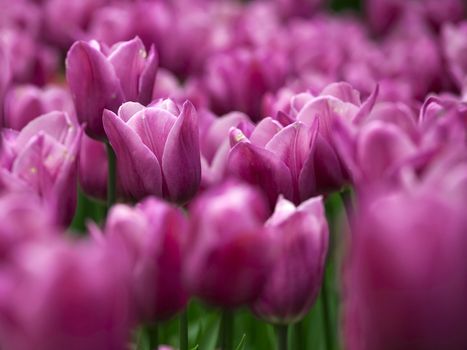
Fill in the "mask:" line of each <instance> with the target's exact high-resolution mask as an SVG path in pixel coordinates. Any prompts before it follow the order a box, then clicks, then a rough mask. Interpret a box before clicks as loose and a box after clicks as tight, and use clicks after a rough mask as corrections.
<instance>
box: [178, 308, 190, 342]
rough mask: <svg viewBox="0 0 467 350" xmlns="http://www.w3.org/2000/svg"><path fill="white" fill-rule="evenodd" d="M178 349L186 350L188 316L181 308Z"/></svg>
mask: <svg viewBox="0 0 467 350" xmlns="http://www.w3.org/2000/svg"><path fill="white" fill-rule="evenodd" d="M180 350H188V316H187V311H186V310H183V311H182V313H181V314H180Z"/></svg>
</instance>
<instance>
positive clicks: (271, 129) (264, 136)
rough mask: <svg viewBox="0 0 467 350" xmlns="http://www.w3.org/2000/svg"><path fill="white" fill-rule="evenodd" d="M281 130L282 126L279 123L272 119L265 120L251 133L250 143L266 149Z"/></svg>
mask: <svg viewBox="0 0 467 350" xmlns="http://www.w3.org/2000/svg"><path fill="white" fill-rule="evenodd" d="M281 129H282V125H281V124H280V123H279V122H278V121H276V120H274V119H272V118H271V117H267V118H264V119H262V120H261V121H260V122H259V123H258V125H256V127H255V129H254V130H253V132H252V133H251V136H250V141H251V142H252V143H253V144H254V145H256V146H258V147H265V146H266V144H267V143H268V142H269V141H271V139H272V138H273V137H274V135H276V134H277V133H278V132H279V131H280V130H281Z"/></svg>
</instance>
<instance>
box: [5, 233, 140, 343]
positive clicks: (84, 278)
mask: <svg viewBox="0 0 467 350" xmlns="http://www.w3.org/2000/svg"><path fill="white" fill-rule="evenodd" d="M129 282H130V279H129V273H128V266H127V265H126V262H125V261H124V260H123V259H121V257H120V256H118V255H115V254H114V253H113V252H111V251H109V250H104V249H101V247H99V246H97V245H92V244H90V243H89V242H86V243H79V244H70V243H66V242H60V241H50V242H47V243H46V244H45V243H42V244H31V245H28V246H25V247H24V248H23V249H22V250H21V251H19V252H18V253H17V256H16V259H15V261H14V262H12V263H11V264H10V265H8V268H5V269H4V270H2V275H1V280H0V287H1V290H2V292H1V293H0V343H1V344H2V347H4V348H5V349H10V350H24V349H31V348H34V349H37V350H59V349H70V350H81V349H89V350H102V349H114V350H125V349H127V348H128V342H129V340H130V331H131V327H132V326H133V325H134V315H133V304H132V299H131V294H130V292H129V287H130V283H129Z"/></svg>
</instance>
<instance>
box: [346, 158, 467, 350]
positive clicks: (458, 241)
mask: <svg viewBox="0 0 467 350" xmlns="http://www.w3.org/2000/svg"><path fill="white" fill-rule="evenodd" d="M449 173H450V172H449V170H447V169H444V171H443V178H446V176H447V178H449V179H450V180H452V177H451V176H450V174H449ZM462 178H463V181H461V182H457V185H458V186H460V187H458V188H457V189H456V190H454V191H452V186H453V182H452V181H447V182H449V183H446V184H443V183H437V184H433V183H430V184H427V185H425V184H421V185H420V184H415V186H412V188H411V189H410V190H400V189H398V190H393V191H391V192H389V193H386V192H383V193H382V194H372V195H367V197H366V199H365V200H364V201H362V203H361V206H360V211H359V213H358V215H357V217H356V220H355V221H356V222H355V225H354V228H353V230H352V234H353V235H352V244H351V246H350V253H349V255H350V256H349V259H348V261H347V266H346V269H345V283H344V286H345V290H344V297H345V299H344V305H345V307H344V316H345V317H344V326H345V343H346V345H347V346H346V348H347V349H349V350H354V349H355V350H372V349H380V350H389V349H391V350H392V349H400V350H409V349H410V350H422V349H423V350H436V349H452V350H461V349H465V348H467V334H466V332H465V324H467V302H466V298H465V295H466V294H467V265H466V264H465V251H466V249H467V236H466V227H467V222H466V216H465V210H464V209H465V205H466V201H465V198H466V197H465V193H466V189H467V187H466V185H467V182H466V181H465V166H464V168H463V171H462ZM446 185H447V187H450V188H451V190H450V191H446V188H447V187H446ZM434 188H436V191H433V189H434Z"/></svg>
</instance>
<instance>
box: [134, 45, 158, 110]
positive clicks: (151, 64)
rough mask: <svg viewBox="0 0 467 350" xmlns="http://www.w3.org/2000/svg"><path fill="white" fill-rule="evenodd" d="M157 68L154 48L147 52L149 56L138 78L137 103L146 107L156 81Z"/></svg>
mask: <svg viewBox="0 0 467 350" xmlns="http://www.w3.org/2000/svg"><path fill="white" fill-rule="evenodd" d="M158 66H159V57H158V56H157V52H156V50H155V48H154V46H153V45H152V46H151V49H150V50H149V56H148V58H147V59H146V65H145V67H144V70H143V72H142V73H141V76H140V78H139V87H138V90H139V95H138V101H139V102H141V103H142V104H144V105H147V104H148V103H149V102H151V100H152V95H153V89H154V83H155V81H156V75H157V68H158Z"/></svg>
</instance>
